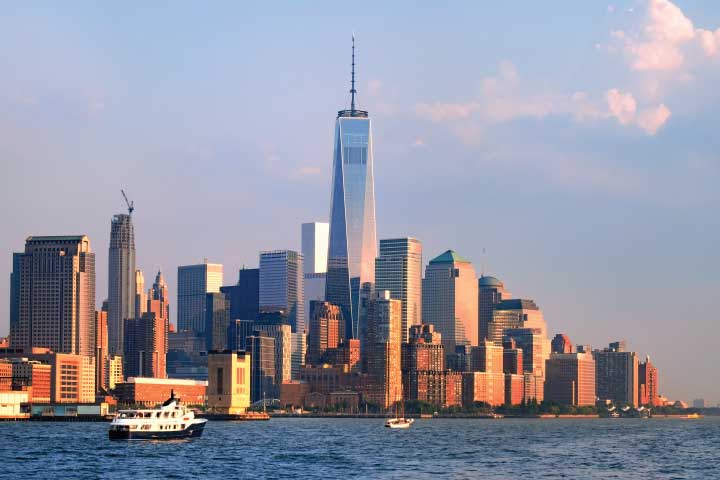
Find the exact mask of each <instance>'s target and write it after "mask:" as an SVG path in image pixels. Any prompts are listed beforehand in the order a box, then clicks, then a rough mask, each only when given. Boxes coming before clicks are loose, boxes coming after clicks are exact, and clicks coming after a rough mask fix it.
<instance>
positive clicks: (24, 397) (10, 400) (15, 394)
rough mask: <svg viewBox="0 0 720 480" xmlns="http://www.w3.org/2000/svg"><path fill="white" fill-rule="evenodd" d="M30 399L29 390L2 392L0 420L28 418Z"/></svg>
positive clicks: (0, 396)
mask: <svg viewBox="0 0 720 480" xmlns="http://www.w3.org/2000/svg"><path fill="white" fill-rule="evenodd" d="M29 399H30V394H29V392H28V391H27V390H12V391H0V419H19V418H28V417H29V416H30V413H29V412H28V409H27V404H28V401H29Z"/></svg>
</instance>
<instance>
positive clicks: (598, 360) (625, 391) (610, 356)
mask: <svg viewBox="0 0 720 480" xmlns="http://www.w3.org/2000/svg"><path fill="white" fill-rule="evenodd" d="M593 357H594V359H595V381H596V384H597V385H596V391H597V397H598V399H599V400H600V401H607V400H609V401H611V402H613V403H616V404H619V405H633V406H637V405H638V367H639V360H638V356H637V354H636V353H635V352H628V351H625V342H613V343H611V344H610V345H609V346H608V348H605V349H603V350H595V351H593Z"/></svg>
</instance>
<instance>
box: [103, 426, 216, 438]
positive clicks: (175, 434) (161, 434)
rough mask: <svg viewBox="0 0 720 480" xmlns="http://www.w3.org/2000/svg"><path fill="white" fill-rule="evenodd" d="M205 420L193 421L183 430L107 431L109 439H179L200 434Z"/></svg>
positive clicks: (196, 436)
mask: <svg viewBox="0 0 720 480" xmlns="http://www.w3.org/2000/svg"><path fill="white" fill-rule="evenodd" d="M206 423H207V422H198V423H193V424H192V425H190V426H188V427H187V428H186V429H185V430H168V431H142V430H114V429H111V430H110V431H109V433H108V435H109V436H110V440H179V439H184V438H198V437H200V436H202V433H203V430H204V429H205V424H206Z"/></svg>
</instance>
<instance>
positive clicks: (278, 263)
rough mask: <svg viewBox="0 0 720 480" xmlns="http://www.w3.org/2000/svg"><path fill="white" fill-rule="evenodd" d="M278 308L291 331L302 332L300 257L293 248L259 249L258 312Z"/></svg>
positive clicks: (303, 314)
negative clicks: (283, 314) (264, 250)
mask: <svg viewBox="0 0 720 480" xmlns="http://www.w3.org/2000/svg"><path fill="white" fill-rule="evenodd" d="M280 310H282V311H284V312H285V315H286V319H287V323H288V324H289V325H290V327H291V328H292V331H293V332H300V333H302V332H305V303H304V300H303V257H302V255H301V254H299V253H298V252H295V251H293V250H274V251H268V252H260V311H261V312H263V311H280Z"/></svg>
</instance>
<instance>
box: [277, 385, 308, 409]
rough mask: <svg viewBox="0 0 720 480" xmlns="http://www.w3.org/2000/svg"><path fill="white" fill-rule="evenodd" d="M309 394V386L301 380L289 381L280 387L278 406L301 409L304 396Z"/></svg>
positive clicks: (303, 403)
mask: <svg viewBox="0 0 720 480" xmlns="http://www.w3.org/2000/svg"><path fill="white" fill-rule="evenodd" d="M308 393H310V385H309V384H308V383H307V382H303V381H302V380H291V381H289V382H285V383H283V384H282V385H280V405H281V406H283V407H288V406H290V407H302V406H304V405H305V396H306V395H307V394H308Z"/></svg>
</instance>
